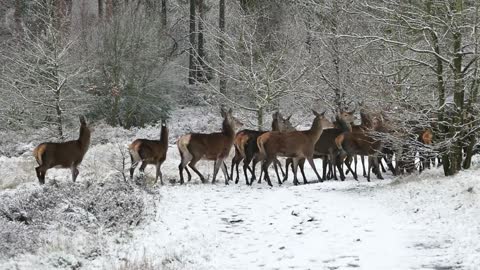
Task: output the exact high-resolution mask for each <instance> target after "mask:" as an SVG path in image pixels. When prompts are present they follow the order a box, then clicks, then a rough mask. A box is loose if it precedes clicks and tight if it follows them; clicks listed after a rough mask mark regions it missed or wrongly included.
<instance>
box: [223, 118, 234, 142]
mask: <svg viewBox="0 0 480 270" xmlns="http://www.w3.org/2000/svg"><path fill="white" fill-rule="evenodd" d="M222 133H223V134H224V135H225V136H227V137H231V138H234V137H235V130H234V129H233V127H232V125H230V123H228V121H227V120H226V119H225V120H223V123H222Z"/></svg>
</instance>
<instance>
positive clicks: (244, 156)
mask: <svg viewBox="0 0 480 270" xmlns="http://www.w3.org/2000/svg"><path fill="white" fill-rule="evenodd" d="M291 117H292V115H290V116H289V117H287V118H284V117H283V116H282V114H281V113H280V112H275V113H273V115H272V131H280V132H283V131H293V130H295V128H294V127H293V126H292V124H291V123H290V118H291ZM265 132H266V131H257V130H250V129H244V130H242V131H239V132H238V133H237V135H235V141H234V144H233V145H234V146H235V156H234V157H233V159H232V167H231V174H230V175H231V176H232V178H233V168H234V166H236V171H237V177H236V179H235V184H237V183H238V181H239V171H238V165H239V164H240V162H241V161H242V160H243V172H244V175H245V181H246V184H247V185H251V184H252V183H253V181H254V180H255V179H256V176H255V167H256V164H257V163H258V162H259V161H260V160H261V159H262V158H263V157H261V156H259V155H258V147H257V138H258V136H260V135H262V134H263V133H265ZM251 162H253V164H252V168H253V169H251V168H250V167H249V164H250V163H251ZM275 162H276V163H275V166H276V165H277V164H278V163H279V162H278V161H275ZM281 168H282V167H281V166H280V169H281ZM247 170H250V172H251V173H252V178H251V181H250V182H248V176H247ZM277 173H278V172H277ZM282 174H283V171H282Z"/></svg>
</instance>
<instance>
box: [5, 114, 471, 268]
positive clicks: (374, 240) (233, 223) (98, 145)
mask: <svg viewBox="0 0 480 270" xmlns="http://www.w3.org/2000/svg"><path fill="white" fill-rule="evenodd" d="M190 114H191V112H189V111H188V109H187V110H185V111H180V112H176V113H174V116H173V119H172V123H176V124H175V125H172V130H171V135H170V142H171V143H172V145H171V146H170V148H169V152H168V158H167V161H166V162H165V164H164V166H163V174H164V177H165V179H164V181H166V182H167V181H168V180H176V179H178V169H177V166H178V162H179V160H180V159H179V154H178V151H177V149H176V147H175V145H173V142H174V141H175V138H177V137H178V136H179V135H181V134H183V133H185V132H188V131H191V130H194V131H201V132H213V131H216V130H218V129H219V127H220V119H219V117H218V116H217V115H215V114H213V113H212V112H210V113H205V115H206V116H205V118H206V119H208V120H205V121H198V122H192V125H193V126H191V125H189V124H187V123H186V122H188V121H189V120H188V119H185V120H183V121H180V120H179V119H184V118H185V117H186V116H188V115H190ZM205 123H208V124H205ZM201 126H202V128H201ZM205 126H207V128H205ZM158 131H159V129H158V127H149V128H146V129H138V130H131V131H126V130H119V129H114V128H109V127H106V126H97V127H96V132H95V133H94V138H93V142H94V145H92V147H91V149H90V150H89V152H88V153H87V155H86V157H85V160H84V162H83V164H82V166H81V168H80V176H79V178H78V183H76V184H75V185H86V183H90V182H91V183H93V184H95V183H102V182H108V181H111V180H112V179H121V178H122V176H121V171H122V170H123V166H122V162H121V161H122V159H123V158H122V154H123V155H124V154H125V148H126V146H127V144H128V143H129V142H131V141H132V140H133V139H134V138H142V137H144V138H155V137H157V136H158ZM75 136H76V135H75ZM75 136H74V137H75ZM29 145H31V147H33V145H35V144H29ZM12 148H15V149H19V148H18V147H12ZM20 148H21V149H23V148H25V147H20ZM228 163H229V162H228ZM320 164H321V162H317V167H318V168H319V169H320V168H321V165H320ZM199 165H200V166H199V170H200V171H201V172H202V173H204V175H205V176H206V177H208V178H209V179H210V180H211V173H212V171H213V164H212V162H205V161H202V162H200V164H199ZM34 166H35V162H34V160H33V158H32V157H31V154H30V152H29V151H26V152H24V153H23V154H21V155H19V156H16V157H9V158H7V157H4V156H2V157H0V174H1V177H0V190H1V189H10V190H4V191H0V198H6V197H5V196H7V195H8V194H10V195H12V193H13V195H14V194H15V192H20V193H23V192H30V191H32V190H37V189H38V190H40V189H39V188H38V184H37V180H36V177H35V174H34V170H33V168H34ZM127 166H128V160H127ZM307 167H308V166H307ZM359 167H360V166H359ZM146 175H147V177H148V180H149V185H150V184H151V180H152V177H153V176H154V169H153V168H152V167H147V170H146ZM273 176H274V174H273V173H271V177H273ZM307 176H308V178H309V180H314V179H315V177H314V174H313V173H312V171H311V170H310V169H307ZM385 176H386V178H387V180H384V181H380V180H377V179H373V180H372V182H371V183H367V182H366V181H365V179H364V178H363V177H360V182H356V181H353V180H352V179H351V177H347V181H345V182H340V181H327V182H324V183H312V184H309V185H301V186H292V184H291V181H289V182H288V183H285V184H284V185H283V186H280V187H279V186H278V185H276V184H275V182H276V181H273V182H274V187H272V188H270V187H267V186H266V185H265V183H262V184H256V183H255V184H254V185H253V186H252V187H248V186H245V184H244V179H243V176H241V180H240V184H239V185H234V184H230V185H229V186H225V185H223V184H222V183H223V175H222V174H221V173H219V179H218V180H219V181H218V184H216V185H211V184H205V185H202V184H199V181H198V178H197V177H196V176H194V179H193V182H192V183H189V184H187V185H183V186H180V185H178V183H177V184H172V183H168V184H166V185H165V186H162V187H160V186H155V187H153V190H154V192H153V193H154V196H153V197H152V196H150V195H149V194H148V193H145V195H144V196H145V198H148V199H150V200H151V199H154V200H155V203H154V204H148V207H150V208H152V207H153V208H154V209H148V211H145V213H144V215H145V216H144V217H143V221H142V222H141V223H140V225H138V226H136V227H135V226H134V227H132V228H131V229H129V230H128V231H121V232H118V233H112V232H109V233H105V232H104V231H103V229H99V230H98V231H96V232H95V233H87V232H83V231H82V232H78V234H79V236H77V237H73V238H68V237H67V238H63V237H64V235H63V234H60V232H61V231H62V228H55V230H53V231H51V232H50V234H51V237H53V238H55V237H58V238H60V240H59V241H56V242H55V241H53V242H54V243H57V244H55V245H54V246H51V244H49V245H48V246H45V247H44V249H43V250H39V251H38V252H33V253H30V254H24V255H21V254H19V255H18V256H15V257H13V258H4V257H3V256H2V254H0V269H52V268H58V269H73V268H72V267H79V266H81V269H147V270H148V269H437V270H438V269H480V268H479V266H480V181H479V180H480V179H479V176H480V165H479V162H478V161H477V162H476V163H475V165H474V168H472V169H471V170H469V171H466V172H461V173H459V174H458V175H456V176H454V177H444V176H443V175H442V172H441V170H440V169H438V168H436V169H432V170H429V171H426V172H425V173H422V174H421V175H410V176H404V177H399V178H395V179H392V176H391V175H390V174H386V175H385ZM272 179H275V178H272ZM47 180H48V181H50V182H52V181H60V182H61V183H62V184H64V185H65V184H70V183H71V182H70V181H71V180H70V172H69V170H55V169H52V170H50V171H49V172H48V174H47ZM177 182H178V181H177ZM72 185H73V184H72ZM88 185H90V184H88ZM88 185H87V186H88ZM80 190H81V188H80ZM147 191H148V190H147ZM39 192H40V191H39ZM138 192H139V191H136V193H138ZM132 196H133V194H132ZM1 203H2V202H1V201H0V204H1ZM57 227H58V226H57ZM20 228H22V227H20ZM26 228H28V226H26ZM57 235H58V236H57ZM92 239H95V240H92ZM58 242H61V243H62V244H59V243H58ZM86 245H91V246H93V247H96V246H98V250H99V251H98V252H99V253H98V254H97V255H96V256H87V255H85V254H84V253H85V250H97V249H95V248H93V247H92V248H88V249H87V248H85V246H86Z"/></svg>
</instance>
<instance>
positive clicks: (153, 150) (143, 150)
mask: <svg viewBox="0 0 480 270" xmlns="http://www.w3.org/2000/svg"><path fill="white" fill-rule="evenodd" d="M161 125H162V127H161V131H160V140H147V139H136V140H135V141H133V142H132V144H130V145H129V146H128V151H129V152H130V159H131V164H132V165H131V167H130V179H133V173H134V172H135V169H136V168H137V166H138V164H139V163H140V162H142V165H141V166H140V173H141V174H144V172H145V167H147V165H148V164H153V165H155V167H156V176H155V184H156V183H157V181H158V177H160V184H161V185H163V177H162V171H161V166H162V164H163V162H164V161H165V159H166V158H167V150H168V128H167V123H166V121H165V120H163V119H162V124H161Z"/></svg>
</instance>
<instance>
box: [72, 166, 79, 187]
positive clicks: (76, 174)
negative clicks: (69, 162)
mask: <svg viewBox="0 0 480 270" xmlns="http://www.w3.org/2000/svg"><path fill="white" fill-rule="evenodd" d="M70 170H71V171H72V180H73V182H74V183H75V181H76V180H77V176H78V174H79V172H78V169H77V166H73V167H72V168H70Z"/></svg>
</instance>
